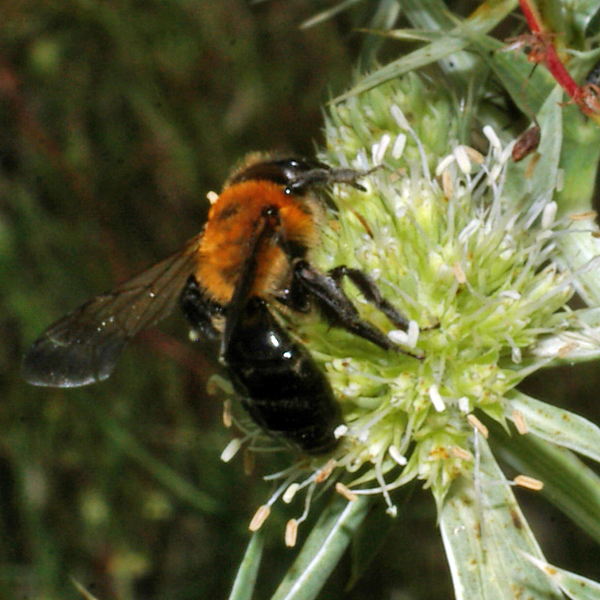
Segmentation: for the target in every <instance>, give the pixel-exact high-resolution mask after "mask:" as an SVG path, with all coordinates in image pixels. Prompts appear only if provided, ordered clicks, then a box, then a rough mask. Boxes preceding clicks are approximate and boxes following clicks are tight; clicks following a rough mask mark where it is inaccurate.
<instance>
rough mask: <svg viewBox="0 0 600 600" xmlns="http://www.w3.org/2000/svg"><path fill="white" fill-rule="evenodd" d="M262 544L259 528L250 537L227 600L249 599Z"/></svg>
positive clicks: (256, 574)
mask: <svg viewBox="0 0 600 600" xmlns="http://www.w3.org/2000/svg"><path fill="white" fill-rule="evenodd" d="M264 545H265V534H264V530H263V529H259V530H258V531H257V532H255V533H254V534H253V535H252V537H251V538H250V543H249V544H248V548H246V553H245V554H244V558H243V560H242V563H241V564H240V568H239V569H238V572H237V574H236V576H235V581H234V582H233V587H232V589H231V594H229V600H250V599H251V598H252V595H253V594H254V587H255V585H256V578H257V576H258V570H259V568H260V561H261V559H262V553H263V548H264Z"/></svg>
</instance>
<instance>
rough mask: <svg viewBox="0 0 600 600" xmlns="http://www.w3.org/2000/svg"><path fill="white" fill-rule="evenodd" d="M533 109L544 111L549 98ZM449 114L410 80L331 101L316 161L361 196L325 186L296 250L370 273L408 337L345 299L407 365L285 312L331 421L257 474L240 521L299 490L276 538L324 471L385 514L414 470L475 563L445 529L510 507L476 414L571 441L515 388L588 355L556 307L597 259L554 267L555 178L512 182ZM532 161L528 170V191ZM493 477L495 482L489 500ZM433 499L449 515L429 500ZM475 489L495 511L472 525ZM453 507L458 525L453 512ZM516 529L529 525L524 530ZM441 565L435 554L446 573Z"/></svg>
mask: <svg viewBox="0 0 600 600" xmlns="http://www.w3.org/2000/svg"><path fill="white" fill-rule="evenodd" d="M546 109H547V110H548V111H555V110H560V107H559V106H558V104H557V103H556V102H554V101H553V100H552V99H551V100H550V101H549V102H548V104H547V107H546ZM416 115H418V118H417V117H416ZM452 115H453V111H452V101H451V99H450V98H449V97H448V95H447V94H446V93H445V92H444V91H440V90H434V89H431V88H429V87H428V85H426V84H425V83H424V82H423V80H422V79H420V78H419V77H417V76H415V75H411V76H409V77H406V78H404V79H403V80H400V81H396V82H394V83H391V84H387V85H386V86H382V87H379V88H377V89H375V90H372V91H370V92H367V93H365V94H362V95H361V96H360V97H355V98H351V99H349V100H346V101H345V102H343V103H341V104H338V105H335V106H334V107H333V108H332V109H331V112H330V115H329V117H328V120H327V125H326V133H327V144H328V146H327V150H326V152H325V153H324V154H323V155H322V158H323V160H324V161H326V162H328V163H329V164H336V163H337V164H340V165H341V166H348V167H353V168H356V169H361V170H364V171H365V172H367V171H369V172H370V174H369V175H368V176H367V177H365V179H364V180H363V181H362V183H363V184H364V185H365V186H366V188H367V191H366V192H364V191H360V190H356V189H350V188H348V187H342V186H340V187H339V189H335V190H334V193H333V201H334V203H335V208H334V209H331V210H330V211H329V213H328V218H327V222H326V223H325V225H324V229H323V235H322V245H321V246H320V248H318V249H317V251H316V253H315V255H314V257H313V258H314V260H315V262H316V263H317V264H319V266H320V267H321V268H322V269H324V270H326V269H330V268H333V267H335V266H338V265H340V264H345V265H348V266H350V267H357V268H359V269H362V270H363V271H365V272H366V273H368V274H370V275H371V277H373V278H374V279H376V280H377V282H378V286H379V288H380V289H381V290H382V292H383V293H384V294H385V295H386V297H387V298H388V299H389V300H390V301H392V302H393V303H394V304H395V306H397V307H398V308H399V309H400V310H402V311H403V313H404V314H405V315H406V317H407V318H408V319H409V321H410V325H409V327H408V331H399V330H393V329H392V326H391V325H390V324H389V323H388V322H386V320H385V317H383V316H382V315H381V314H379V313H378V312H377V311H376V310H374V309H373V308H372V307H371V305H370V304H369V303H367V302H366V301H362V299H361V296H360V294H359V293H358V291H355V295H354V299H355V301H356V302H357V303H358V304H359V305H360V306H361V310H362V311H363V314H364V315H365V317H366V318H368V319H369V320H371V321H372V322H373V323H375V324H376V325H377V326H378V327H380V328H381V329H382V330H386V331H387V332H388V336H389V337H390V338H391V339H392V340H394V341H395V342H397V343H398V344H400V345H401V346H404V347H406V348H407V349H409V350H411V351H412V353H415V354H417V355H420V356H421V359H419V358H415V357H413V356H410V355H407V354H403V353H401V352H390V351H387V352H386V351H383V350H380V349H378V348H374V347H373V345H372V344H369V343H368V342H366V341H364V340H362V339H360V338H358V337H356V336H353V335H351V334H349V333H348V332H346V331H344V330H339V329H331V328H328V326H327V324H326V323H324V322H323V321H322V320H320V319H318V318H315V319H307V318H305V317H303V318H302V319H298V320H297V322H294V324H293V331H294V332H296V334H297V335H298V336H299V338H300V339H301V340H302V341H303V343H306V344H307V346H308V347H309V348H310V351H311V353H312V355H313V357H314V358H315V360H316V361H317V362H318V363H319V364H320V365H321V366H322V368H323V369H324V370H326V372H327V375H328V378H329V381H330V382H331V385H332V387H333V389H334V391H335V394H336V396H337V398H338V400H339V402H340V404H341V407H342V412H343V415H344V420H345V424H344V425H342V426H340V427H339V428H338V430H337V431H336V434H337V435H339V437H340V440H341V443H340V445H339V448H338V449H337V450H336V451H335V452H334V453H333V455H332V456H329V457H325V458H323V459H312V460H311V461H309V462H308V463H307V461H306V460H305V459H303V460H301V462H300V463H299V464H297V465H294V466H292V467H291V468H290V469H289V470H286V471H285V472H283V473H280V474H277V475H274V476H272V477H271V479H274V480H278V481H279V483H280V485H279V486H278V488H277V491H276V492H275V493H274V494H273V496H272V497H271V499H270V500H269V502H268V504H267V505H265V506H263V507H261V509H260V510H259V511H258V513H257V515H256V517H255V519H254V520H253V523H252V525H251V528H252V529H258V528H259V527H260V525H261V524H262V522H263V521H264V519H265V518H266V516H268V514H269V510H268V507H270V505H271V504H273V502H275V501H276V500H277V499H278V498H280V497H283V499H284V501H290V500H291V498H292V497H293V496H294V495H295V494H296V493H297V492H298V490H299V489H302V488H306V489H307V494H306V502H305V510H304V513H303V514H302V516H300V518H299V519H293V520H292V521H290V524H289V525H288V531H287V533H286V542H287V543H288V545H293V544H294V543H295V539H296V537H295V536H296V530H297V526H298V524H299V522H301V521H302V520H304V519H305V518H306V514H307V511H308V509H309V506H310V498H311V496H312V494H313V492H314V491H315V488H316V487H317V486H318V485H319V484H322V483H323V482H324V481H335V480H340V479H342V480H343V483H341V481H338V484H337V485H336V489H337V491H338V492H340V493H341V494H342V495H344V496H345V497H346V498H347V499H348V500H349V501H350V502H352V501H355V500H356V499H357V498H358V497H359V496H361V495H375V494H380V495H382V496H383V498H384V500H385V501H386V502H387V504H388V512H389V513H390V514H391V515H395V514H396V507H395V505H394V500H393V494H392V491H393V490H394V489H396V488H398V487H400V486H402V485H404V484H406V483H408V482H409V481H411V480H414V479H418V480H421V481H422V482H423V484H424V486H425V487H426V488H430V489H431V492H432V494H433V496H434V498H435V500H436V503H437V507H438V511H439V513H440V516H441V522H442V529H443V534H444V540H445V542H446V545H447V548H448V552H449V555H452V553H454V554H455V555H457V554H460V553H461V552H463V558H464V557H467V558H468V557H474V558H475V560H476V561H477V560H479V564H480V567H481V568H484V566H483V565H484V563H486V562H487V559H486V558H485V552H483V551H481V547H480V546H478V545H477V544H472V543H471V542H472V540H473V538H472V537H470V536H469V534H468V533H466V534H465V540H470V542H469V543H467V544H466V546H465V544H462V545H461V541H460V539H461V538H460V531H461V530H465V531H466V532H468V530H469V524H471V525H472V526H473V529H475V528H477V530H478V531H481V530H484V525H485V526H487V527H488V529H489V531H490V532H493V531H494V526H495V525H494V523H498V522H500V521H502V519H503V518H504V517H506V515H509V516H508V517H507V518H508V521H510V514H512V515H513V517H514V515H515V514H517V515H520V513H519V511H518V506H517V505H516V502H515V501H514V497H513V496H512V493H511V492H510V489H509V488H508V485H507V482H506V481H505V480H504V477H503V476H502V473H501V472H500V471H499V470H498V468H497V465H496V462H495V460H494V458H493V456H492V455H491V454H490V452H489V448H488V445H487V441H486V438H487V437H488V427H487V426H486V425H485V424H484V421H485V422H488V424H493V423H498V424H499V425H500V426H501V427H502V428H503V429H505V430H508V429H509V424H508V423H509V421H512V422H513V423H514V424H515V427H516V432H518V433H514V435H517V436H520V435H523V434H525V433H527V432H529V431H533V432H534V433H535V434H536V435H538V436H539V437H541V438H544V439H547V440H551V441H556V442H557V443H562V444H563V445H566V446H568V447H573V444H569V443H565V441H564V439H563V440H562V441H561V440H559V439H558V437H557V435H558V432H557V430H556V420H552V419H550V420H546V421H544V419H543V418H540V415H541V414H544V415H545V412H544V410H545V408H544V407H545V405H543V404H542V403H538V402H537V401H535V400H533V399H531V398H527V397H525V396H524V395H523V394H520V393H519V392H518V391H516V390H515V387H516V386H517V385H518V384H519V383H520V382H521V381H522V380H523V379H524V378H525V377H526V376H527V375H529V374H530V373H532V372H534V371H536V370H537V369H540V368H542V367H545V366H547V365H549V364H552V363H553V362H555V361H556V360H562V359H567V358H569V359H571V358H575V357H578V356H581V355H584V354H586V353H588V354H592V355H596V354H597V353H598V348H599V338H598V334H597V333H596V332H595V330H594V329H593V328H592V327H590V326H589V324H588V323H587V322H586V320H585V319H582V318H580V315H579V314H578V313H577V311H574V310H571V309H570V308H569V305H568V302H569V300H570V299H571V298H572V296H573V294H574V293H575V289H576V287H577V285H578V277H579V276H580V275H581V273H583V272H585V271H586V270H590V269H591V268H592V267H593V266H594V265H595V264H596V263H597V262H598V261H597V260H592V261H591V262H588V263H587V264H585V265H583V266H582V267H581V268H579V270H578V271H576V272H573V271H571V270H570V269H568V268H566V262H567V261H566V260H565V258H564V256H563V255H562V252H561V247H562V246H561V241H562V240H564V238H565V237H567V236H571V235H573V234H574V233H576V232H581V231H582V226H581V225H580V221H579V220H578V219H577V218H576V217H575V218H573V216H571V217H567V216H563V217H560V218H557V204H556V202H555V201H554V200H553V194H554V192H555V189H556V187H557V186H560V171H559V170H558V169H557V168H556V167H555V168H554V170H549V169H548V167H547V165H543V166H542V165H540V164H538V165H537V166H535V165H533V166H534V170H533V175H532V174H531V173H528V174H527V177H524V176H523V170H521V171H517V170H516V169H519V168H520V167H517V166H515V165H514V163H513V162H512V161H511V158H510V157H511V149H512V143H509V142H508V141H506V140H505V141H504V142H503V141H502V140H501V139H500V137H499V136H498V134H497V133H496V132H495V130H494V128H493V127H492V126H490V125H487V126H485V127H483V128H482V131H481V134H482V135H480V136H479V137H480V139H481V144H480V146H481V147H480V148H478V149H475V148H472V147H470V146H466V145H463V144H460V143H459V141H458V139H457V131H458V122H457V119H456V118H455V117H453V116H452ZM541 118H542V119H543V115H541ZM373 140H375V143H373ZM542 150H543V148H542ZM374 167H380V168H377V169H375V170H373V169H374ZM529 168H530V169H531V166H530V167H529ZM536 169H543V170H541V171H540V172H541V173H542V174H543V177H544V185H541V186H538V181H539V176H538V178H537V179H536V175H535V173H536ZM516 181H520V182H521V184H520V185H516V183H515V182H516ZM587 234H588V235H590V233H589V232H588V233H587ZM349 287H351V286H349ZM350 293H352V291H351V290H350ZM386 328H387V329H386ZM564 414H567V413H564ZM554 416H556V415H554ZM587 426H589V427H593V426H592V425H591V424H589V423H587V424H586V427H587ZM567 437H568V436H567ZM576 449H577V448H576ZM307 469H308V472H309V475H308V476H307V475H306V473H307ZM528 475H530V473H527V472H525V473H524V475H523V476H519V477H517V478H516V483H517V484H521V485H523V486H525V487H529V488H531V489H541V487H542V486H543V482H541V481H539V480H537V479H535V478H534V477H529V476H528ZM453 486H454V487H453ZM485 486H487V489H486V487H485ZM493 486H497V487H499V489H501V490H502V494H503V496H502V498H501V499H500V500H498V497H497V496H494V494H495V493H496V492H490V489H491V488H492V487H493ZM456 490H460V491H458V492H457V491H456ZM450 497H452V502H451V505H452V506H453V507H454V509H455V510H454V512H452V511H450V512H448V511H447V510H446V506H447V505H448V502H449V499H450ZM492 497H494V498H495V500H494V502H495V503H496V504H497V505H498V506H500V505H501V504H502V503H504V505H503V506H504V509H505V511H506V512H505V513H503V512H502V511H501V512H500V513H498V514H496V515H495V516H494V517H492V516H491V514H492V513H490V512H489V511H488V512H487V513H486V517H485V518H483V517H482V514H483V513H484V512H485V510H486V509H487V508H489V506H488V504H490V502H491V501H492V500H491V499H492ZM469 504H470V505H471V511H470V513H469V514H470V518H471V519H472V520H471V521H469V518H468V517H465V514H464V509H465V507H466V506H468V505H469ZM457 507H460V508H457ZM461 511H462V512H461ZM511 511H512V512H511ZM458 515H460V516H458ZM519 518H520V517H519ZM516 521H518V519H516V520H515V521H514V522H516ZM486 522H487V525H486ZM457 523H460V525H456V524H457ZM517 529H519V530H523V529H525V530H526V531H527V532H529V530H528V528H527V527H526V523H525V526H523V524H522V523H521V524H520V525H519V527H518V528H517ZM517 533H518V532H517ZM477 535H479V534H477ZM477 535H476V536H475V537H477ZM519 535H523V534H522V532H521V533H519ZM452 536H457V537H456V539H450V538H452ZM527 539H528V541H527V543H525V542H523V541H522V540H521V539H519V541H516V542H515V541H514V540H513V541H511V542H509V545H511V546H512V545H513V544H514V545H515V546H516V547H520V548H521V550H523V551H525V552H528V551H531V550H532V548H534V547H536V546H535V541H534V540H533V538H532V537H531V540H533V542H531V540H530V539H529V538H527ZM457 540H458V541H457ZM529 542H531V544H533V545H530V544H529ZM465 547H467V549H465ZM513 551H514V549H513V548H512V547H511V552H513ZM482 556H483V558H482ZM488 556H489V555H488ZM538 558H541V555H539V554H538ZM499 560H500V561H503V562H505V560H504V557H501V558H500V559H499ZM519 560H520V559H519ZM457 564H458V562H457V561H454V562H453V561H452V560H451V566H452V567H453V574H455V576H456V577H457V578H458V577H459V575H457V574H456V569H455V566H456V565H457ZM463 587H464V586H463ZM464 589H469V593H472V592H473V590H474V589H476V586H475V587H472V588H468V586H467V587H464Z"/></svg>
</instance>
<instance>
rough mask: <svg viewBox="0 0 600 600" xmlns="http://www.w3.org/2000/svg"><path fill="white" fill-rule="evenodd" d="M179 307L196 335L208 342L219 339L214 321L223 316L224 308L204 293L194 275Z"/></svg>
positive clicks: (181, 296)
mask: <svg viewBox="0 0 600 600" xmlns="http://www.w3.org/2000/svg"><path fill="white" fill-rule="evenodd" d="M179 305H180V306H181V310H182V311H183V314H184V315H185V316H186V318H187V320H188V321H189V322H190V324H191V326H192V328H193V329H194V331H195V332H196V333H198V334H199V335H200V336H201V337H203V338H205V339H208V340H216V339H217V338H218V337H219V335H220V334H219V331H218V330H217V329H216V327H215V325H214V319H215V318H217V317H220V316H223V307H222V306H221V305H220V304H219V303H217V302H215V301H214V300H211V299H210V298H208V297H207V296H206V294H204V293H203V290H202V289H201V288H200V286H199V285H198V281H197V280H196V278H195V277H194V276H193V275H190V276H189V277H188V280H187V281H186V283H185V287H184V288H183V290H182V292H181V295H180V296H179Z"/></svg>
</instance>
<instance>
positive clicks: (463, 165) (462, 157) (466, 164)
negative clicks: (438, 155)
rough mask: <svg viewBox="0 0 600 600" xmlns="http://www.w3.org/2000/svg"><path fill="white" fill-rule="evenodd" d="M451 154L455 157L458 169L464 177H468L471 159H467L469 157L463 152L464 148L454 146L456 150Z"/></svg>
mask: <svg viewBox="0 0 600 600" xmlns="http://www.w3.org/2000/svg"><path fill="white" fill-rule="evenodd" d="M453 154H454V156H455V157H456V164H457V165H458V168H459V169H460V170H461V171H462V172H463V173H464V174H465V175H469V174H470V173H471V159H470V158H469V155H468V154H467V151H466V150H465V146H463V145H460V146H456V148H454V151H453Z"/></svg>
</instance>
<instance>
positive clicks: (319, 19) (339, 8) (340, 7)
mask: <svg viewBox="0 0 600 600" xmlns="http://www.w3.org/2000/svg"><path fill="white" fill-rule="evenodd" d="M358 2H362V0H342V1H341V2H338V4H335V5H334V6H332V7H331V8H327V9H325V10H323V11H321V12H319V13H317V14H316V15H313V16H312V17H310V18H309V19H306V21H304V22H303V23H302V24H301V25H300V29H308V28H309V27H314V26H315V25H318V24H319V23H323V21H327V20H328V19H332V18H333V17H334V16H335V15H337V14H338V13H341V12H343V11H345V10H348V9H349V8H350V7H351V6H352V5H353V4H357V3H358Z"/></svg>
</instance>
